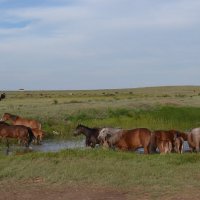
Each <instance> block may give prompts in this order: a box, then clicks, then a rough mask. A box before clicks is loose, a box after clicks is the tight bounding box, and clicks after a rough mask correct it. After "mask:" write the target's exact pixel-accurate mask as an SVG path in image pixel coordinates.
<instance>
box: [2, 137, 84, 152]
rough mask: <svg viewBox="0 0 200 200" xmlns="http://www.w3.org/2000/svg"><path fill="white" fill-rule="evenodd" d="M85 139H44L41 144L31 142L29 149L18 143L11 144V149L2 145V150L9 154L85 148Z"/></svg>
mask: <svg viewBox="0 0 200 200" xmlns="http://www.w3.org/2000/svg"><path fill="white" fill-rule="evenodd" d="M84 147H85V141H84V140H78V141H74V140H66V141H63V140H62V141H57V140H44V141H43V142H42V144H40V145H34V144H31V145H30V147H29V149H28V148H26V147H24V146H19V145H17V144H12V145H10V148H9V151H8V149H7V147H2V148H1V151H2V152H4V153H5V154H7V155H11V154H13V153H17V154H21V153H26V152H58V151H60V150H63V149H75V148H84Z"/></svg>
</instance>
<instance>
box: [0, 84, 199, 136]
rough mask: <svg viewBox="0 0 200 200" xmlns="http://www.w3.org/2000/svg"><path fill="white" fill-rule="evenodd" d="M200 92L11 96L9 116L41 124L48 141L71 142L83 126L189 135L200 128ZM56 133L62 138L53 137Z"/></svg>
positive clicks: (0, 106)
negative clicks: (80, 124)
mask: <svg viewBox="0 0 200 200" xmlns="http://www.w3.org/2000/svg"><path fill="white" fill-rule="evenodd" d="M199 93H200V87H193V86H188V87H157V88H139V89H124V90H96V91H18V92H6V94H7V96H6V99H5V100H4V101H1V102H0V115H3V113H4V112H9V113H12V114H16V115H20V116H22V117H26V118H33V119H37V120H39V121H40V122H41V123H42V127H43V129H44V130H45V131H46V132H47V133H48V134H47V137H49V138H53V137H57V138H71V137H72V132H73V130H74V128H75V127H76V125H77V124H78V123H83V124H86V125H88V126H90V127H95V126H96V127H103V126H112V127H122V128H134V127H147V128H150V129H152V130H154V129H172V128H173V129H174V128H176V129H180V130H183V131H187V130H189V129H191V128H192V127H195V126H199V125H200V122H199V120H198V119H199V115H200V114H199V113H200V112H199V107H200V96H199ZM53 131H56V132H57V133H59V134H58V135H56V136H55V135H53Z"/></svg>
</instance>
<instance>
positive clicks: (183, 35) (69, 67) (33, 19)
mask: <svg viewBox="0 0 200 200" xmlns="http://www.w3.org/2000/svg"><path fill="white" fill-rule="evenodd" d="M152 2H153V3H152ZM1 11H2V12H0V17H1V19H6V20H10V21H12V20H15V21H19V22H20V21H28V22H29V23H28V24H27V25H26V26H25V27H24V28H12V29H8V28H5V27H1V26H0V70H1V69H7V70H8V71H7V72H9V69H12V70H14V69H16V71H17V70H18V71H23V70H24V69H26V70H27V69H31V70H32V71H33V72H34V69H37V71H36V72H34V73H35V74H38V75H39V74H41V73H42V74H45V71H47V77H48V75H49V78H50V79H52V76H53V75H54V73H55V72H56V74H57V76H60V77H61V78H60V79H59V78H58V82H57V87H58V88H59V85H60V82H62V81H64V82H65V81H66V80H65V79H64V76H65V73H66V74H68V75H69V77H68V78H69V80H68V81H69V82H70V83H75V82H76V81H77V80H76V77H77V73H78V74H79V75H78V76H79V81H80V82H82V81H83V80H81V77H82V73H84V72H83V69H84V71H85V72H87V73H88V74H92V75H93V76H94V77H95V78H94V79H98V78H99V74H100V75H101V76H102V75H103V74H104V73H105V74H107V75H108V74H109V76H112V74H113V76H114V77H117V76H120V75H121V76H122V77H123V78H124V79H126V77H129V78H131V76H133V79H135V80H137V81H136V82H138V85H139V86H141V85H140V84H139V82H140V79H139V78H138V77H139V76H141V75H142V73H143V74H145V76H146V78H147V80H146V82H148V80H149V81H150V82H151V83H152V84H153V81H155V83H156V84H157V83H159V82H160V84H164V83H166V84H167V83H169V81H168V79H169V78H168V79H167V78H166V79H161V78H160V79H159V78H157V77H148V76H147V74H148V73H149V74H151V75H152V76H153V75H154V71H156V74H160V75H163V72H164V71H165V72H166V73H167V74H169V73H168V72H170V71H171V70H172V71H173V72H174V74H177V73H178V72H180V71H179V69H180V68H181V69H182V70H183V74H182V76H184V74H185V76H186V75H187V70H185V69H187V68H189V67H191V68H192V67H193V68H192V69H193V73H195V74H196V73H198V72H199V71H198V67H197V66H198V65H199V64H200V59H199V57H198V55H199V51H200V48H199V45H197V44H199V42H200V41H199V34H200V28H198V27H199V23H200V12H199V11H200V2H199V1H197V0H194V1H186V0H182V1H179V0H173V1H172V0H169V1H159V0H152V1H149V0H135V1H133V0H123V1H122V0H109V1H106V0H80V1H76V3H75V4H72V5H69V6H56V7H52V6H51V7H35V8H31V7H26V8H15V9H14V8H12V9H4V10H1ZM0 21H1V20H0ZM49 69H52V71H50V72H49V73H48V71H49ZM10 71H11V70H10ZM191 73H192V72H191ZM6 74H9V73H5V71H3V75H4V76H7V75H6ZM17 74H18V75H16V76H15V78H16V80H17V77H19V76H20V73H17ZM130 74H133V75H130ZM114 77H113V79H112V78H111V80H110V82H113V81H114V82H116V79H115V78H114ZM195 77H196V76H195ZM18 79H19V78H18ZM195 80H196V79H195ZM26 81H27V80H26ZM59 81H60V82H59ZM88 81H89V80H88ZM173 81H174V83H176V82H177V80H176V79H175V78H174V79H173ZM37 82H40V81H39V80H37ZM96 83H97V85H96V87H98V88H100V87H105V84H107V85H108V86H107V88H108V87H109V82H108V81H107V82H106V83H105V82H103V81H101V80H98V81H97V82H96ZM199 83H200V82H199ZM40 84H42V78H41V83H40ZM101 84H102V86H101ZM126 84H127V85H130V84H129V83H128V78H127V80H126V81H124V83H123V86H122V87H125V85H126ZM36 85H37V84H36ZM62 85H63V84H62ZM75 85H77V87H78V86H82V87H83V88H85V89H87V87H89V86H90V85H91V84H90V83H89V82H87V81H86V83H85V84H78V83H76V84H75ZM116 85H117V87H118V86H119V85H118V84H116ZM54 86H55V85H54ZM110 86H113V84H111V83H110ZM30 87H31V86H30ZM45 87H46V86H45ZM49 87H51V84H49ZM91 87H95V85H94V84H93V85H92V86H91ZM68 89H70V88H68ZM76 89H79V88H76Z"/></svg>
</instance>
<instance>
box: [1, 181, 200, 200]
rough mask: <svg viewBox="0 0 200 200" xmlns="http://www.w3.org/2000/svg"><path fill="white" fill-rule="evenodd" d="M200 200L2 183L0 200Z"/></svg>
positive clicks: (186, 195) (187, 196) (198, 194)
mask: <svg viewBox="0 0 200 200" xmlns="http://www.w3.org/2000/svg"><path fill="white" fill-rule="evenodd" d="M36 199H38V200H39V199H40V200H136V199H140V200H150V199H151V200H153V199H162V200H190V199H191V200H199V199H200V192H195V193H193V192H191V191H188V192H186V191H184V192H183V193H181V194H173V195H170V194H169V193H168V194H167V193H166V194H160V196H159V195H156V196H154V195H152V194H151V195H150V194H148V193H147V192H145V191H144V190H140V189H138V188H133V189H132V190H130V189H129V190H120V189H116V188H107V187H97V186H92V187H91V186H83V185H77V186H69V185H56V184H55V185H46V184H41V183H37V182H35V183H21V182H19V183H15V184H13V183H11V184H9V183H1V182H0V200H36Z"/></svg>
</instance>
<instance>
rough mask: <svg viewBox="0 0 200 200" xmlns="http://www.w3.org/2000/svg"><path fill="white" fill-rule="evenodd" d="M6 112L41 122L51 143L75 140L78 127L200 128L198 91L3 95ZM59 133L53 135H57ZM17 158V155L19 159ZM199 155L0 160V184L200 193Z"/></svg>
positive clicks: (99, 153)
mask: <svg viewBox="0 0 200 200" xmlns="http://www.w3.org/2000/svg"><path fill="white" fill-rule="evenodd" d="M6 94H7V96H6V99H5V100H4V101H1V102H0V115H3V113H4V112H9V113H12V114H16V115H20V116H22V117H26V118H33V119H37V120H39V121H40V122H41V123H42V128H43V130H44V131H46V132H47V133H48V134H47V136H46V137H47V138H60V139H63V138H64V139H71V138H72V132H73V131H74V129H75V127H76V126H77V124H79V123H82V124H85V125H88V126H89V127H104V126H112V127H122V128H125V129H129V128H136V127H147V128H149V129H151V130H155V129H178V130H182V131H187V130H189V129H191V128H193V127H198V126H200V121H199V119H200V95H199V94H200V87H159V88H141V89H125V90H99V91H20V92H6ZM54 131H55V132H56V133H59V134H58V135H57V134H56V135H54V134H53V132H54ZM19 154H20V155H19ZM199 164H200V155H199V154H189V153H184V154H183V155H177V154H170V155H165V156H161V155H157V154H156V155H155V154H154V155H149V156H144V155H138V154H137V153H133V152H117V151H112V150H110V151H108V150H102V149H95V150H93V149H89V150H88V149H84V150H80V149H74V150H64V151H60V152H58V153H36V152H33V153H25V154H23V153H22V152H16V154H13V155H11V156H5V155H3V154H2V151H1V153H0V182H4V183H7V182H16V181H17V182H18V181H20V180H29V179H34V178H41V179H42V180H44V182H45V183H47V184H48V183H49V184H52V183H60V184H65V183H67V184H77V183H78V184H91V185H100V186H101V185H102V186H109V187H110V186H111V187H120V188H126V189H128V188H139V190H140V191H141V190H145V191H146V192H147V193H149V194H150V195H151V196H152V198H153V199H156V198H157V199H160V195H161V194H163V192H165V193H166V192H167V193H168V194H176V193H180V192H181V191H183V190H184V191H187V190H189V191H198V188H199V186H200V183H199V175H198V174H199Z"/></svg>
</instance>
